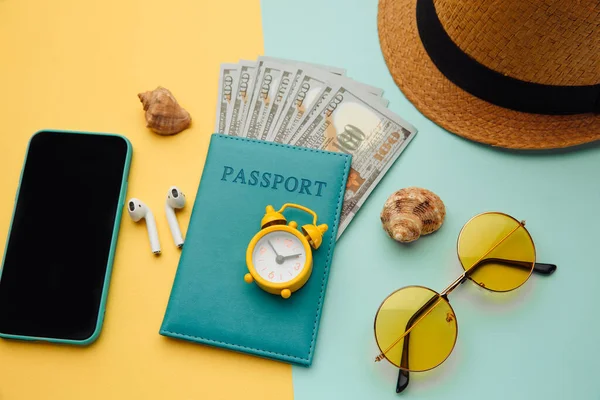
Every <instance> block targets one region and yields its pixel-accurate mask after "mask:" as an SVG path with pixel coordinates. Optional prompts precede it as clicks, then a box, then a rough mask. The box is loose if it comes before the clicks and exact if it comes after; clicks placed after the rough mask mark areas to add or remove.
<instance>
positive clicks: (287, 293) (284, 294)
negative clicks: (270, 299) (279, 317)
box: [281, 289, 292, 299]
mask: <svg viewBox="0 0 600 400" xmlns="http://www.w3.org/2000/svg"><path fill="white" fill-rule="evenodd" d="M291 295H292V292H291V291H290V289H283V290H282V291H281V297H283V298H284V299H289V298H290V296H291Z"/></svg>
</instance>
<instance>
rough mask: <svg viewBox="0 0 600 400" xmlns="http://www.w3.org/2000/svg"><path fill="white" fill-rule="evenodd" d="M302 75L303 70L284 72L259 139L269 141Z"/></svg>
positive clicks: (258, 135) (258, 136)
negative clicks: (273, 128) (273, 127)
mask: <svg viewBox="0 0 600 400" xmlns="http://www.w3.org/2000/svg"><path fill="white" fill-rule="evenodd" d="M302 73H303V72H302V69H296V71H295V72H291V71H283V74H282V75H281V80H280V81H279V87H278V88H277V91H276V92H275V98H274V99H273V101H272V102H271V104H270V105H269V108H268V111H267V117H266V120H265V121H264V123H263V125H262V127H261V128H260V132H259V133H258V134H257V135H256V137H257V138H258V139H261V140H266V139H267V135H268V134H269V132H270V131H271V127H272V126H273V124H275V123H276V122H277V119H278V118H279V116H280V115H281V109H282V108H283V107H284V106H285V104H286V102H287V99H288V96H289V94H290V91H292V90H293V89H294V87H295V86H296V84H297V83H298V79H299V78H300V76H301V75H302Z"/></svg>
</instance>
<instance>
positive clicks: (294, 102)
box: [267, 69, 331, 143]
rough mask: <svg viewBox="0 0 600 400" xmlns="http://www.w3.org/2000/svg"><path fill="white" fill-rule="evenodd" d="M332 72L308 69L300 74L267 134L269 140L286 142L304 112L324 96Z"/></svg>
mask: <svg viewBox="0 0 600 400" xmlns="http://www.w3.org/2000/svg"><path fill="white" fill-rule="evenodd" d="M330 77H331V74H327V73H324V72H323V71H317V70H315V69H306V70H305V71H304V73H303V74H302V75H301V76H300V78H299V81H298V83H297V84H296V87H295V88H294V91H293V92H292V93H290V94H289V95H288V99H289V100H288V101H287V102H286V104H285V106H284V107H283V108H282V110H281V114H280V116H279V118H278V120H277V123H276V124H275V127H274V128H272V129H271V131H270V132H269V133H268V134H267V140H271V141H274V142H277V143H286V137H287V136H288V135H289V134H290V132H293V130H294V128H295V126H297V125H298V123H299V122H300V121H301V120H302V117H303V115H304V112H305V111H306V110H307V109H308V108H310V107H312V105H313V104H314V102H315V101H317V100H318V99H319V98H320V97H322V95H323V92H324V90H325V86H327V84H328V79H329V78H330Z"/></svg>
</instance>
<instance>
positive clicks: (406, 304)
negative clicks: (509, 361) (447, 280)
mask: <svg viewBox="0 0 600 400" xmlns="http://www.w3.org/2000/svg"><path fill="white" fill-rule="evenodd" d="M457 252H458V258H459V260H460V263H461V265H462V267H463V270H464V271H463V273H462V274H460V276H459V277H458V278H456V280H455V281H454V282H452V283H451V284H450V285H449V286H448V287H447V288H446V289H444V290H443V291H442V292H441V293H438V292H436V291H434V290H432V289H429V288H426V287H423V286H407V287H403V288H401V289H398V290H397V291H395V292H394V293H392V294H390V295H389V296H388V297H387V298H386V299H385V300H384V301H383V303H381V305H380V306H379V310H377V314H376V315H375V340H376V341H377V346H378V347H379V350H380V354H379V355H378V356H377V357H376V358H375V361H376V362H377V361H381V360H384V359H385V360H387V361H389V362H390V363H392V364H393V365H395V366H396V367H398V368H399V369H400V371H399V374H398V383H397V386H396V392H397V393H400V392H402V391H403V390H404V389H406V387H407V386H408V381H409V372H423V371H428V370H430V369H433V368H435V367H437V366H439V365H440V364H441V363H443V362H444V361H445V360H446V359H447V358H448V356H450V353H452V350H453V349H454V345H455V344H456V338H457V336H458V323H457V321H456V314H455V313H454V310H453V309H452V306H451V305H450V302H449V300H448V295H449V294H450V293H451V292H452V291H453V290H454V289H456V288H457V287H458V286H459V285H460V284H461V283H464V282H466V281H467V280H470V281H472V282H474V283H475V284H477V285H479V286H480V287H482V288H484V289H487V290H489V291H492V292H509V291H511V290H514V289H517V288H518V287H520V286H521V285H523V284H524V283H525V282H526V281H527V280H528V279H529V277H530V276H531V274H532V273H533V272H535V273H538V274H542V275H550V274H552V273H553V272H554V271H555V270H556V265H553V264H543V263H536V262H535V246H534V244H533V239H532V238H531V235H530V234H529V232H528V231H527V229H525V221H518V220H516V219H515V218H513V217H511V216H510V215H507V214H503V213H499V212H489V213H483V214H479V215H476V216H475V217H473V218H471V219H470V220H469V221H468V222H467V223H466V224H465V225H464V226H463V227H462V229H461V231H460V234H459V235H458V243H457Z"/></svg>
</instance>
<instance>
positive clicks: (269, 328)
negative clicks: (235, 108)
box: [160, 134, 352, 366]
mask: <svg viewBox="0 0 600 400" xmlns="http://www.w3.org/2000/svg"><path fill="white" fill-rule="evenodd" d="M351 161H352V160H351V156H350V155H347V154H344V153H332V152H325V151H320V150H313V149H307V148H300V147H293V146H288V145H282V144H278V143H270V142H264V141H259V140H251V139H243V138H239V137H231V136H224V135H219V134H214V135H213V136H212V138H211V142H210V148H209V150H208V154H207V158H206V162H205V165H204V170H203V173H202V178H201V181H200V186H199V188H198V192H197V195H196V199H195V202H194V207H193V210H192V215H191V217H190V223H189V226H188V232H187V236H186V240H185V245H184V247H183V250H182V254H181V258H180V261H179V266H178V268H177V273H176V276H175V280H174V283H173V287H172V290H171V295H170V298H169V302H168V306H167V309H166V313H165V316H164V319H163V323H162V326H161V328H160V334H161V335H164V336H169V337H172V338H177V339H183V340H188V341H192V342H196V343H201V344H205V345H211V346H217V347H221V348H225V349H229V350H234V351H239V352H245V353H249V354H252V355H256V356H261V357H266V358H271V359H276V360H280V361H285V362H289V363H294V364H298V365H303V366H309V365H310V364H311V362H312V359H313V354H314V351H315V344H316V339H317V334H318V329H319V322H320V318H321V309H322V306H323V302H324V300H325V292H326V289H327V280H328V277H329V268H330V265H331V260H332V257H333V254H334V248H335V244H336V237H337V230H338V225H339V219H340V213H341V210H342V204H343V200H344V194H345V189H346V181H347V178H348V172H349V169H350V164H351ZM267 182H268V183H267ZM275 182H279V183H277V184H275ZM302 185H304V188H305V190H303V189H302ZM284 203H297V204H300V205H302V206H305V207H308V208H310V209H312V210H313V211H315V212H316V213H317V215H318V223H319V224H323V223H325V224H327V225H328V226H329V229H328V230H327V231H326V232H325V235H324V236H323V243H322V245H321V246H320V248H319V249H317V250H313V271H312V274H311V276H310V279H309V280H308V282H307V283H306V284H305V285H304V286H303V287H302V288H300V290H298V291H296V292H294V293H293V294H292V296H291V297H290V298H289V299H283V298H282V297H281V296H278V295H273V294H270V293H267V292H265V291H263V290H262V289H260V288H259V287H258V286H257V285H256V284H255V283H251V284H248V283H246V282H245V281H244V275H245V274H246V273H247V272H248V269H247V267H246V250H247V247H248V244H249V243H250V240H251V239H252V237H253V236H254V235H255V234H256V233H257V232H259V231H260V230H261V219H262V217H263V216H264V214H265V208H266V206H267V205H272V206H273V207H275V209H279V208H280V207H281V206H282V205H283V204H284ZM284 216H285V217H286V219H287V221H288V222H289V221H296V222H297V223H298V225H299V226H302V225H304V224H310V223H312V217H311V216H310V215H309V214H307V213H305V212H302V211H298V210H294V209H286V210H285V211H284Z"/></svg>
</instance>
